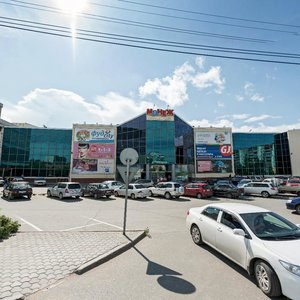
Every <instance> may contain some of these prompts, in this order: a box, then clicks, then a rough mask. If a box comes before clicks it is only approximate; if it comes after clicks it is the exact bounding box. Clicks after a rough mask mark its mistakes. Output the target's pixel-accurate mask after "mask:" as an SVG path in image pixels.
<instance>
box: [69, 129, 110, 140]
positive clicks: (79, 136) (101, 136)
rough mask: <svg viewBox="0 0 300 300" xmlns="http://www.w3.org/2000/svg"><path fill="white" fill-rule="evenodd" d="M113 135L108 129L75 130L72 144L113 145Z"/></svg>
mask: <svg viewBox="0 0 300 300" xmlns="http://www.w3.org/2000/svg"><path fill="white" fill-rule="evenodd" d="M114 139H115V134H114V130H113V129H108V128H75V134H74V142H89V143H93V142H96V143H99V142H101V143H113V142H114Z"/></svg>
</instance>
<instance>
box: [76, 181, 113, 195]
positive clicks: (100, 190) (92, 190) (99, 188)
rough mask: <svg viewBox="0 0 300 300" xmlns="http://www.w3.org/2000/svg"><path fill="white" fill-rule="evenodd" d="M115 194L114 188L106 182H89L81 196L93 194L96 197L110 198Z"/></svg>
mask: <svg viewBox="0 0 300 300" xmlns="http://www.w3.org/2000/svg"><path fill="white" fill-rule="evenodd" d="M113 194H114V190H113V189H110V188H109V187H108V185H107V184H104V183H89V184H88V185H87V186H86V187H85V188H83V189H82V190H81V196H91V197H94V198H95V199H97V198H100V197H106V198H109V197H110V196H111V195H113Z"/></svg>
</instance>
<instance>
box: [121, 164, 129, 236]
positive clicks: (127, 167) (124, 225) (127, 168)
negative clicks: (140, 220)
mask: <svg viewBox="0 0 300 300" xmlns="http://www.w3.org/2000/svg"><path fill="white" fill-rule="evenodd" d="M129 165H130V159H127V160H126V182H125V183H126V191H125V208H124V223H123V235H125V231H126V215H127V199H128V184H129Z"/></svg>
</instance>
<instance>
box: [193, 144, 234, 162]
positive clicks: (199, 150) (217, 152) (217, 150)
mask: <svg viewBox="0 0 300 300" xmlns="http://www.w3.org/2000/svg"><path fill="white" fill-rule="evenodd" d="M231 156H232V146H231V145H196V159H214V158H224V159H231Z"/></svg>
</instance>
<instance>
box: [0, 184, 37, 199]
mask: <svg viewBox="0 0 300 300" xmlns="http://www.w3.org/2000/svg"><path fill="white" fill-rule="evenodd" d="M24 196H26V197H27V198H28V199H30V198H31V196H32V188H31V186H30V185H29V183H28V182H26V181H16V182H10V183H9V184H8V185H7V186H6V187H4V189H3V197H4V198H8V199H10V200H12V199H14V198H23V197H24Z"/></svg>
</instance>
